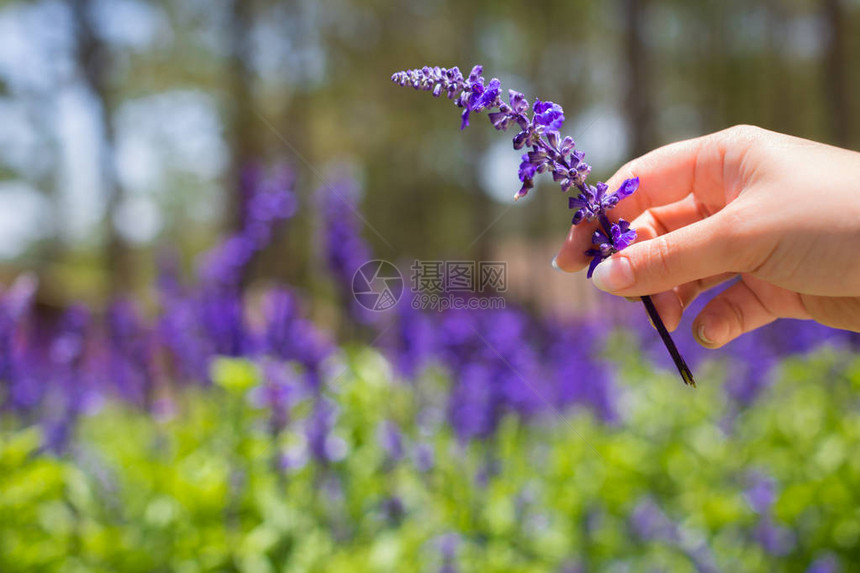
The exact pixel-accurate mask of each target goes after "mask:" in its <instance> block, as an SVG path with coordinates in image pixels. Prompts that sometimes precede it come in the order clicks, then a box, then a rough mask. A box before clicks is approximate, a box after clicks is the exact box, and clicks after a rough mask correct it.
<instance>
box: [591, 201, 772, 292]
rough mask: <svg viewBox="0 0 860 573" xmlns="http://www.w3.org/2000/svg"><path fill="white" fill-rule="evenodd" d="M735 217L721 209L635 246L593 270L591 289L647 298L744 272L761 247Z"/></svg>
mask: <svg viewBox="0 0 860 573" xmlns="http://www.w3.org/2000/svg"><path fill="white" fill-rule="evenodd" d="M736 223H737V217H736V216H735V214H734V213H727V210H724V211H721V212H720V213H718V214H717V215H714V216H713V217H709V218H707V219H704V220H702V221H699V222H697V223H694V224H692V225H687V226H686V227H681V228H680V229H676V230H674V231H672V232H670V233H667V234H665V235H660V236H658V237H656V238H654V239H651V240H646V241H641V242H637V243H635V244H633V245H631V246H630V247H628V248H627V249H625V250H624V251H622V252H620V253H617V254H615V255H613V256H612V257H610V258H609V259H607V260H605V261H604V262H602V263H601V264H599V265H598V266H597V269H596V270H595V272H594V275H593V277H592V279H593V281H594V285H595V286H596V287H597V288H599V289H601V290H605V291H608V292H611V293H613V294H618V295H623V296H634V295H639V296H641V295H646V294H654V293H658V292H662V291H665V290H669V289H671V288H674V287H675V286H676V285H680V284H684V283H687V282H692V281H695V280H699V279H702V278H705V277H710V276H713V275H718V274H723V273H727V272H736V273H738V272H745V271H747V270H749V269H751V268H752V267H753V266H754V265H755V264H756V262H757V261H759V260H760V259H761V258H762V255H761V253H759V252H758V251H760V250H761V248H758V247H756V245H755V244H754V243H753V242H752V241H749V240H744V239H743V237H744V233H743V232H742V231H741V230H740V229H739V225H737V224H736Z"/></svg>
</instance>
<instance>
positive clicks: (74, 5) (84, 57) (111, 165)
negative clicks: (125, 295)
mask: <svg viewBox="0 0 860 573" xmlns="http://www.w3.org/2000/svg"><path fill="white" fill-rule="evenodd" d="M69 2H70V5H71V9H72V17H73V21H74V26H75V38H76V45H75V54H76V59H77V65H78V69H79V70H80V71H81V74H82V77H83V81H84V84H85V85H86V87H87V89H88V90H89V92H90V94H91V96H92V97H93V98H94V99H95V100H96V105H97V107H98V113H99V118H98V120H99V130H100V132H101V141H100V142H99V143H100V150H99V161H100V175H101V185H102V192H103V193H104V199H105V217H104V223H103V225H104V231H103V232H104V238H103V240H104V249H105V250H104V259H105V268H106V272H107V273H108V277H109V278H108V290H109V293H110V295H111V296H114V295H117V294H119V293H121V292H125V291H127V290H128V288H129V287H131V286H132V284H133V274H132V268H133V267H132V264H131V261H130V258H129V249H128V245H127V244H126V242H125V240H124V239H123V238H122V235H121V234H120V233H119V230H118V229H117V225H116V221H115V218H116V214H117V210H118V209H119V206H120V204H121V203H122V199H123V192H122V188H121V187H120V184H119V181H118V180H117V175H116V162H115V159H114V149H115V140H116V134H115V130H114V123H113V113H112V111H113V109H112V101H111V93H110V86H109V79H108V78H109V76H110V65H111V60H110V52H109V49H108V47H107V45H105V43H104V42H103V41H102V40H101V39H100V38H99V37H98V35H97V34H96V33H95V31H94V29H93V16H92V12H93V8H94V4H93V2H92V1H91V0H69Z"/></svg>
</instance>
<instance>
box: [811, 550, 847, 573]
mask: <svg viewBox="0 0 860 573" xmlns="http://www.w3.org/2000/svg"><path fill="white" fill-rule="evenodd" d="M839 570H840V568H839V560H838V559H837V558H836V556H835V555H833V554H832V553H825V554H824V555H822V556H820V557H818V558H817V559H816V560H815V561H813V562H812V563H811V564H810V565H809V567H808V568H807V569H806V573H839Z"/></svg>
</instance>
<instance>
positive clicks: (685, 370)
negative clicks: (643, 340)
mask: <svg viewBox="0 0 860 573" xmlns="http://www.w3.org/2000/svg"><path fill="white" fill-rule="evenodd" d="M642 304H644V305H645V310H646V311H648V316H649V317H650V318H651V323H652V324H653V325H654V328H656V329H657V332H659V333H660V338H662V339H663V344H665V345H666V350H668V351H669V354H670V355H671V356H672V360H674V361H675V366H677V367H678V372H680V373H681V379H682V380H683V381H684V384H687V385H689V386H692V387H693V388H695V387H696V381H695V380H694V379H693V373H692V372H690V367H689V366H687V363H686V362H684V357H683V356H681V353H680V352H678V347H677V346H675V341H674V340H672V337H671V336H670V335H669V331H668V330H666V326H665V325H664V324H663V320H662V319H661V318H660V314H659V313H658V312H657V307H656V306H654V302H653V301H652V300H651V297H650V296H643V297H642Z"/></svg>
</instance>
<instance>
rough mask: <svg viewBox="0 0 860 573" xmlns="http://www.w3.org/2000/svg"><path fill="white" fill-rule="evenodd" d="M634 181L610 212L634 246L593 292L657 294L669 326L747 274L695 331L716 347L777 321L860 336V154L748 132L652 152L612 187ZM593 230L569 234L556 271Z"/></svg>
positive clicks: (599, 273)
mask: <svg viewBox="0 0 860 573" xmlns="http://www.w3.org/2000/svg"><path fill="white" fill-rule="evenodd" d="M634 176H638V177H639V179H640V182H641V184H640V187H639V190H638V191H637V192H636V193H635V194H633V196H631V197H629V198H628V199H625V200H624V201H622V202H621V203H620V204H619V205H618V206H617V207H616V208H615V209H613V210H612V211H610V212H609V213H610V215H611V217H610V218H614V219H617V218H619V217H621V218H624V219H627V220H628V221H632V227H633V228H634V229H636V231H637V233H638V235H639V236H638V238H637V240H636V243H634V244H633V245H631V246H630V247H628V248H627V249H625V250H624V251H622V252H620V253H617V254H616V255H613V256H612V257H611V258H610V259H608V260H607V261H604V262H603V263H601V264H600V265H598V267H597V269H596V271H595V273H594V277H593V280H594V284H595V286H597V287H598V288H600V289H602V290H605V291H607V292H610V293H612V294H617V295H621V296H626V297H635V296H641V295H646V294H651V295H654V296H653V298H654V303H655V304H656V305H657V309H658V310H659V312H660V315H661V317H662V318H663V321H664V322H665V324H666V327H667V328H668V329H669V330H674V329H676V328H677V327H678V323H679V322H680V320H681V314H682V313H683V311H684V309H685V308H686V307H687V306H688V305H689V304H690V303H691V302H692V301H693V300H694V299H695V298H696V297H697V296H698V295H699V294H701V293H702V292H704V291H706V290H708V289H710V288H713V287H714V286H717V285H718V284H720V283H723V282H725V281H727V280H730V279H732V278H734V277H736V276H738V275H740V280H739V281H738V282H736V283H735V284H733V285H732V286H730V287H729V288H728V289H726V290H725V291H723V292H722V293H720V294H718V295H717V296H716V297H714V298H713V300H711V301H710V302H709V303H708V304H707V306H705V308H704V309H703V310H702V311H701V313H700V314H699V316H698V317H696V319H695V321H694V322H693V334H694V336H695V337H696V338H697V340H698V341H699V342H700V343H701V344H702V345H703V346H706V347H708V348H719V347H720V346H723V345H724V344H726V343H728V342H730V341H732V340H734V339H735V338H737V337H738V336H740V335H741V334H743V333H746V332H749V331H751V330H755V329H756V328H759V327H761V326H764V325H765V324H768V323H770V322H773V321H774V320H776V319H777V318H799V319H812V320H816V321H818V322H820V323H822V324H826V325H828V326H832V327H836V328H843V329H847V330H854V331H858V332H860V153H857V152H853V151H847V150H844V149H839V148H837V147H832V146H829V145H824V144H821V143H816V142H813V141H809V140H805V139H800V138H797V137H791V136H788V135H783V134H779V133H774V132H772V131H767V130H764V129H761V128H757V127H751V126H736V127H732V128H729V129H727V130H724V131H720V132H718V133H714V134H711V135H706V136H704V137H700V138H697V139H691V140H687V141H681V142H678V143H673V144H671V145H667V146H665V147H662V148H660V149H657V150H655V151H652V152H650V153H648V154H646V155H643V156H642V157H639V158H638V159H634V160H633V161H631V162H630V163H628V164H627V165H625V166H624V167H622V168H621V169H620V170H619V171H618V172H617V173H616V174H615V175H614V176H613V177H612V178H611V179H610V180H609V181H608V182H607V183H608V184H609V187H610V189H615V188H617V187H618V186H619V185H620V184H621V182H622V181H623V180H624V179H626V178H628V177H634ZM594 229H595V226H594V225H593V224H592V225H586V224H582V225H577V226H575V227H572V228H571V231H570V233H569V234H568V236H567V240H566V241H565V243H564V246H563V247H562V249H561V251H560V252H559V254H558V256H557V258H556V264H557V265H558V267H559V268H561V269H562V270H564V271H568V272H574V271H578V270H580V269H582V268H583V267H585V266H586V265H587V264H588V257H586V256H585V255H584V254H583V252H584V251H585V250H586V249H588V248H589V246H590V244H591V235H592V233H593V232H594Z"/></svg>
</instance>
